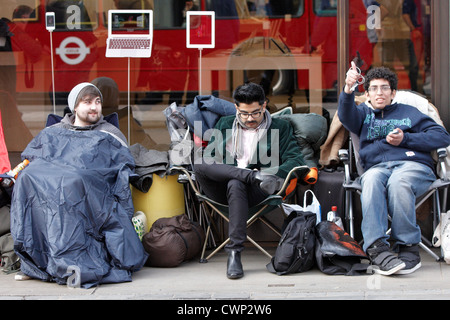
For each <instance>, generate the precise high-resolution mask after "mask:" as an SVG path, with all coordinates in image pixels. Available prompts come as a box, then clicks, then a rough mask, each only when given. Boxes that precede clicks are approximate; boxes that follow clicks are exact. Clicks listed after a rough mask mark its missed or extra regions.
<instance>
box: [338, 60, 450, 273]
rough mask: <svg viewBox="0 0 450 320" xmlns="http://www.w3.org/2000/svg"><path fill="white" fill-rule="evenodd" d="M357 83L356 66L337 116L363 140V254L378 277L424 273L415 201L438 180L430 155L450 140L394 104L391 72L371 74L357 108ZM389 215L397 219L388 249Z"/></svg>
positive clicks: (431, 124)
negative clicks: (393, 250)
mask: <svg viewBox="0 0 450 320" xmlns="http://www.w3.org/2000/svg"><path fill="white" fill-rule="evenodd" d="M357 78H358V73H357V71H356V65H355V64H354V62H352V67H351V69H350V70H349V72H348V73H347V77H346V79H345V87H344V90H343V92H342V93H341V94H340V97H339V106H338V116H339V119H340V120H341V122H342V124H343V125H344V127H345V128H346V129H347V130H349V131H351V132H353V133H355V134H356V135H358V137H359V139H360V145H359V147H360V151H359V155H360V158H361V165H362V167H363V169H364V171H365V172H364V174H363V175H362V176H361V186H362V194H361V206H362V214H363V220H362V224H361V231H362V235H363V238H364V246H363V249H364V250H365V251H366V252H367V254H368V256H369V258H370V260H371V262H372V264H373V265H374V266H376V268H375V270H374V271H375V272H377V273H379V274H383V275H391V274H394V273H397V274H408V273H411V272H414V271H415V270H417V269H418V268H420V266H421V264H420V254H419V247H418V244H419V242H420V239H421V233H420V228H419V226H418V225H417V223H416V211H415V202H416V201H415V200H416V197H419V196H420V195H422V194H423V193H425V192H426V191H427V189H428V187H429V186H430V185H431V183H432V182H433V181H434V180H435V179H436V176H435V172H434V164H433V159H432V157H431V154H430V152H431V151H433V150H436V149H438V148H443V147H447V146H448V145H449V144H450V135H449V134H448V132H447V131H446V130H445V129H444V128H443V127H442V126H440V125H438V124H437V123H436V122H435V121H433V119H431V118H430V117H428V116H427V115H424V114H423V113H422V112H420V111H419V110H418V109H416V108H415V107H413V106H409V105H405V104H401V103H392V100H393V99H394V97H395V94H396V90H397V76H396V74H395V73H393V72H392V71H391V70H389V69H388V68H384V67H379V68H374V69H372V70H370V71H369V72H368V73H367V76H366V82H365V83H364V90H365V96H366V98H367V101H366V102H365V103H362V104H360V105H358V106H356V105H355V102H354V98H355V97H354V93H353V91H352V90H351V88H352V86H353V85H354V84H355V82H356V80H357ZM388 213H389V215H390V216H391V217H392V222H391V234H390V240H391V241H392V242H393V243H394V246H393V249H395V251H398V256H396V255H395V254H394V253H392V252H391V251H390V250H389V248H390V247H389V242H388V239H389V235H387V234H386V231H387V229H388Z"/></svg>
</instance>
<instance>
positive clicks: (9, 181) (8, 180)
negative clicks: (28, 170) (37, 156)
mask: <svg viewBox="0 0 450 320" xmlns="http://www.w3.org/2000/svg"><path fill="white" fill-rule="evenodd" d="M29 163H30V161H28V160H27V159H25V160H23V161H22V162H21V163H19V164H18V165H17V166H16V167H15V168H14V169H12V170H10V171H8V172H7V173H6V174H7V175H8V176H10V177H11V178H3V181H2V186H3V187H5V188H7V187H11V186H12V185H13V184H14V183H15V182H16V179H17V176H18V175H19V172H20V171H21V170H23V168H25V167H26V166H27V165H28V164H29Z"/></svg>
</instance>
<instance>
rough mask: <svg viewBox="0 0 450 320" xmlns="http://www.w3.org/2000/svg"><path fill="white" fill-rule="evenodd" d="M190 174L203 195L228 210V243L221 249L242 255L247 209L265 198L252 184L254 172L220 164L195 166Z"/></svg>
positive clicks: (257, 187) (258, 188)
mask: <svg viewBox="0 0 450 320" xmlns="http://www.w3.org/2000/svg"><path fill="white" fill-rule="evenodd" d="M194 171H195V176H196V178H197V180H198V182H199V183H200V187H201V188H202V191H203V193H204V194H205V195H206V196H207V197H209V198H211V199H213V200H214V201H217V202H220V203H223V204H228V206H229V219H230V223H229V227H228V229H229V230H228V234H229V237H230V242H229V243H228V244H227V245H226V246H225V249H226V250H231V249H233V250H238V251H242V249H243V248H244V241H245V240H246V238H247V219H248V218H249V217H248V209H249V208H251V207H252V206H254V205H256V204H258V203H259V202H261V201H263V200H264V199H265V198H266V197H267V196H268V195H267V194H266V193H265V192H264V191H262V190H261V189H260V187H259V181H257V180H255V178H254V176H255V173H256V172H255V171H253V170H249V169H241V168H237V167H234V166H230V165H227V164H221V163H214V164H205V163H202V164H196V165H195V168H194Z"/></svg>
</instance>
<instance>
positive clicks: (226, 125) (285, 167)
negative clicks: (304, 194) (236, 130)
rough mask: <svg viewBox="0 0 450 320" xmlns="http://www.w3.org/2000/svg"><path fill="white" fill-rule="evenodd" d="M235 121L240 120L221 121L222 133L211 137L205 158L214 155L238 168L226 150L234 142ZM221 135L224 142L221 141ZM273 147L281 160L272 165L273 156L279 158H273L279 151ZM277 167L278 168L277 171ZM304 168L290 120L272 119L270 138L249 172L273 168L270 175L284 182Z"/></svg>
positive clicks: (262, 144) (264, 140) (260, 145)
mask: <svg viewBox="0 0 450 320" xmlns="http://www.w3.org/2000/svg"><path fill="white" fill-rule="evenodd" d="M235 118H236V116H234V115H233V116H227V117H222V118H220V120H219V121H218V122H217V125H216V127H215V129H217V130H218V131H217V132H216V134H214V135H213V136H212V137H211V140H210V142H209V144H208V146H207V148H206V149H205V152H204V155H205V156H209V155H210V156H211V157H215V158H216V159H219V158H220V159H221V160H222V161H223V162H224V163H229V162H231V163H230V164H232V165H237V162H236V159H233V157H232V156H231V154H230V153H229V152H228V151H227V149H226V144H227V142H228V141H229V140H230V139H232V137H231V128H232V127H233V122H234V119H235ZM219 133H220V135H221V137H223V139H221V138H220V137H217V134H219ZM277 134H278V137H277ZM273 143H275V144H276V148H278V149H279V152H278V157H277V159H276V161H268V160H271V159H272V158H271V157H272V156H274V157H275V156H276V155H275V154H273V155H272V153H274V152H275V151H274V150H275V149H276V148H275V146H274V145H273ZM216 152H218V154H217V153H216ZM266 156H267V158H266ZM274 162H275V163H274ZM274 164H275V165H276V166H275V167H274ZM302 165H305V161H304V160H303V155H302V152H301V150H300V147H299V146H298V144H297V141H296V139H295V137H294V134H293V130H292V126H291V125H290V123H289V122H287V121H286V120H282V119H277V118H272V124H271V126H270V129H269V130H267V136H266V137H265V138H262V139H260V142H259V143H258V145H257V148H256V151H255V153H254V155H253V157H252V161H250V164H249V165H248V168H249V169H258V170H260V169H263V168H271V170H270V172H272V173H275V174H276V175H278V176H279V177H281V178H286V176H287V174H288V173H289V171H291V169H292V168H294V167H296V166H302Z"/></svg>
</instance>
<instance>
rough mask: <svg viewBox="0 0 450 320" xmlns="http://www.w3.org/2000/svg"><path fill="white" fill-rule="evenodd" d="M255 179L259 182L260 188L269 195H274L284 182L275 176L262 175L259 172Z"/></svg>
mask: <svg viewBox="0 0 450 320" xmlns="http://www.w3.org/2000/svg"><path fill="white" fill-rule="evenodd" d="M255 179H256V180H257V181H259V187H260V188H261V190H262V191H264V192H265V193H267V194H274V193H275V192H277V191H279V190H280V189H281V187H282V186H283V183H284V180H283V179H282V178H280V177H278V176H277V175H275V174H268V173H262V172H260V171H258V172H257V173H256V175H255Z"/></svg>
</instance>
